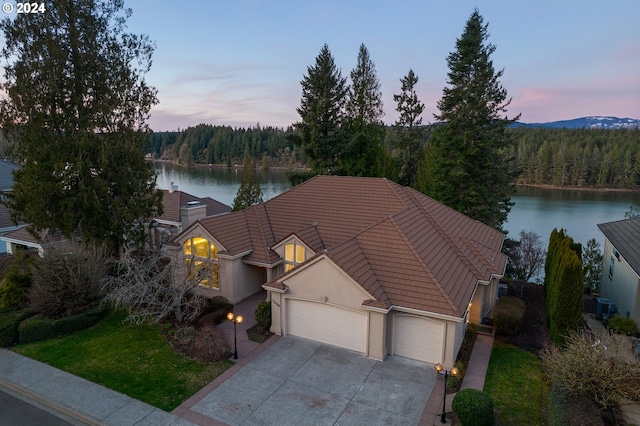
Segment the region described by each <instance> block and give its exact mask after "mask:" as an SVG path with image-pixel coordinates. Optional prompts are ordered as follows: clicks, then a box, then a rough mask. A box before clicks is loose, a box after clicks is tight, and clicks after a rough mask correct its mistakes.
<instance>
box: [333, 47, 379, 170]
mask: <svg viewBox="0 0 640 426" xmlns="http://www.w3.org/2000/svg"><path fill="white" fill-rule="evenodd" d="M382 107H383V103H382V93H381V92H380V82H379V80H378V76H377V74H376V69H375V65H374V63H373V61H372V60H371V58H370V56H369V51H368V50H367V48H366V46H365V45H364V44H361V45H360V50H359V52H358V61H357V65H356V67H355V68H354V69H353V70H352V71H351V89H350V90H349V95H348V99H347V104H346V114H347V120H346V121H347V123H346V124H347V126H348V131H347V133H348V137H349V139H348V142H347V143H346V145H345V147H344V150H343V151H342V152H340V154H339V157H340V165H339V173H342V174H346V175H349V176H379V175H381V173H382V172H381V171H380V170H379V167H378V165H379V159H380V158H381V157H382V155H383V154H384V153H383V150H382V142H383V138H384V135H385V132H384V125H383V123H382V117H383V116H384V110H383V108H382Z"/></svg>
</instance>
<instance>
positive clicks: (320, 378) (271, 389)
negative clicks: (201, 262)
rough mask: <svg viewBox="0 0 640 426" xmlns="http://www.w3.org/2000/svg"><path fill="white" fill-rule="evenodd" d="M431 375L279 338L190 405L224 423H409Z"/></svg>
mask: <svg viewBox="0 0 640 426" xmlns="http://www.w3.org/2000/svg"><path fill="white" fill-rule="evenodd" d="M436 379H437V374H436V373H435V371H434V370H433V368H432V366H431V365H430V364H425V363H420V362H416V361H411V360H408V359H404V358H401V357H393V356H392V357H387V359H386V360H385V361H384V362H380V361H375V360H372V359H369V358H366V357H365V356H364V355H362V354H358V353H355V352H352V351H349V350H346V349H340V348H336V347H333V346H328V345H323V344H320V343H317V342H313V341H309V340H306V339H301V338H297V337H294V336H284V337H282V338H280V339H279V340H278V341H277V342H275V343H274V344H273V345H272V346H270V347H269V348H268V349H266V350H265V351H264V352H262V353H261V354H260V355H258V356H257V357H256V358H255V359H253V360H252V361H251V362H250V363H248V364H247V365H246V366H244V367H243V368H242V369H240V370H239V371H238V372H237V373H236V374H234V375H233V376H231V377H230V378H228V379H227V380H226V381H225V382H224V383H222V384H221V385H220V386H218V387H217V388H216V389H214V390H213V391H212V392H211V393H209V394H208V395H206V396H205V397H204V398H202V399H201V400H200V401H199V402H197V403H196V404H195V405H193V406H192V407H191V408H190V410H191V411H194V412H196V413H199V414H200V415H202V416H205V417H208V418H210V419H212V420H214V421H218V422H223V423H226V424H229V425H272V424H278V425H301V424H313V425H333V424H340V425H349V424H358V425H362V424H366V425H412V424H413V425H415V424H418V422H419V421H420V417H421V415H422V412H423V410H424V408H425V405H426V402H427V399H428V398H429V395H430V393H431V390H432V388H433V386H434V384H435V382H436Z"/></svg>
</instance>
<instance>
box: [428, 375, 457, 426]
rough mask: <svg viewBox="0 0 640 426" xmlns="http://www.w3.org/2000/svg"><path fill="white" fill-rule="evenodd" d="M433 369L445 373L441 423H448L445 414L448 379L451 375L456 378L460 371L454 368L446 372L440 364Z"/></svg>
mask: <svg viewBox="0 0 640 426" xmlns="http://www.w3.org/2000/svg"><path fill="white" fill-rule="evenodd" d="M433 368H435V370H436V371H437V372H438V374H440V373H441V372H442V371H444V394H443V395H442V415H441V416H440V423H446V422H447V419H446V418H445V413H444V412H445V410H446V405H447V379H448V378H449V375H452V376H453V377H456V376H457V375H458V369H457V368H456V367H453V368H452V369H451V370H445V369H444V368H443V367H442V364H440V363H438V364H436V365H435V367H433Z"/></svg>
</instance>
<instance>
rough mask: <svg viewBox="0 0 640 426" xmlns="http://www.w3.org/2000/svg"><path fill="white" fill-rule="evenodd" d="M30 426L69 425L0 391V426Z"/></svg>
mask: <svg viewBox="0 0 640 426" xmlns="http://www.w3.org/2000/svg"><path fill="white" fill-rule="evenodd" d="M30 425H38V426H40V425H42V426H67V425H71V423H69V422H66V421H64V420H62V419H60V418H58V417H56V416H54V415H52V414H50V413H48V412H46V411H44V410H41V409H40V408H37V407H35V406H33V405H30V404H28V403H26V402H24V401H22V400H21V399H18V398H15V397H13V396H11V395H9V394H7V393H4V392H2V391H0V426H30Z"/></svg>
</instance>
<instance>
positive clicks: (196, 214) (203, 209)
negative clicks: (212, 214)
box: [180, 201, 207, 229]
mask: <svg viewBox="0 0 640 426" xmlns="http://www.w3.org/2000/svg"><path fill="white" fill-rule="evenodd" d="M205 217H207V206H206V205H204V204H201V203H200V201H189V202H188V203H187V205H185V206H182V207H180V219H181V222H182V229H186V228H188V227H189V226H191V224H193V223H194V222H196V221H198V220H200V219H204V218H205Z"/></svg>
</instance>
